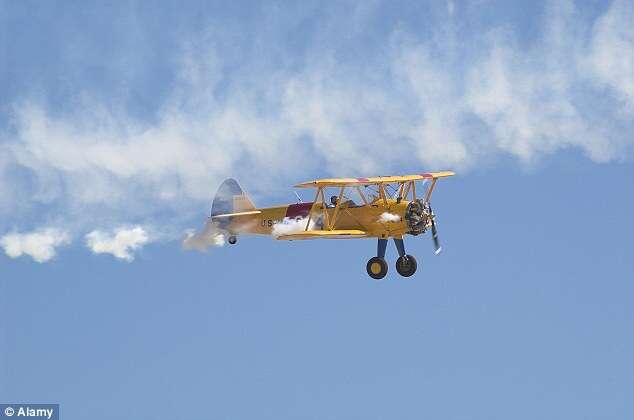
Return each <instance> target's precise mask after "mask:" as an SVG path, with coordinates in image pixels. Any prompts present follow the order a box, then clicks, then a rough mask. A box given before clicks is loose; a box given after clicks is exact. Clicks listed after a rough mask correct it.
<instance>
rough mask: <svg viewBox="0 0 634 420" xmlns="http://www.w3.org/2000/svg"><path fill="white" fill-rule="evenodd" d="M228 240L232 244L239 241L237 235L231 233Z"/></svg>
mask: <svg viewBox="0 0 634 420" xmlns="http://www.w3.org/2000/svg"><path fill="white" fill-rule="evenodd" d="M228 242H229V243H230V244H231V245H235V243H236V242H238V238H237V237H236V236H235V235H231V236H229V239H228Z"/></svg>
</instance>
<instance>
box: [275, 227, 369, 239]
mask: <svg viewBox="0 0 634 420" xmlns="http://www.w3.org/2000/svg"><path fill="white" fill-rule="evenodd" d="M367 236H368V233H367V232H364V231H362V230H354V229H349V230H309V231H301V232H295V233H288V234H286V235H280V236H278V237H277V239H280V240H282V241H298V240H302V239H350V238H364V237H367Z"/></svg>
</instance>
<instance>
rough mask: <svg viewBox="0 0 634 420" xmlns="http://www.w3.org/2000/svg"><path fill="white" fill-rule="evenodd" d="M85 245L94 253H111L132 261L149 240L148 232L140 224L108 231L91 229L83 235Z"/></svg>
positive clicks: (116, 256)
mask: <svg viewBox="0 0 634 420" xmlns="http://www.w3.org/2000/svg"><path fill="white" fill-rule="evenodd" d="M85 239H86V246H87V247H88V248H89V249H90V250H91V251H92V252H93V253H95V254H111V255H113V256H114V257H115V258H118V259H121V260H125V261H128V262H130V261H133V260H134V251H137V250H138V249H140V248H141V247H143V246H144V245H145V244H147V243H148V242H149V240H150V238H149V236H148V233H147V232H146V231H145V229H143V228H142V227H141V226H134V227H132V228H123V227H120V228H117V229H115V230H114V231H113V232H111V233H108V232H104V231H101V230H93V231H92V232H90V233H88V234H87V235H86V236H85Z"/></svg>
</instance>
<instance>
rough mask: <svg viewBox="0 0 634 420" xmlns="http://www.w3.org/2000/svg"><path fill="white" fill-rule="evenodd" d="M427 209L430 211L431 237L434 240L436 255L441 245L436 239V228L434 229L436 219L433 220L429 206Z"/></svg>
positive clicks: (440, 250)
mask: <svg viewBox="0 0 634 420" xmlns="http://www.w3.org/2000/svg"><path fill="white" fill-rule="evenodd" d="M429 211H430V213H431V237H432V239H433V240H434V247H435V248H436V251H434V254H436V255H438V254H440V253H441V252H442V246H440V241H439V240H438V230H437V229H436V221H435V220H434V219H435V215H434V212H433V211H432V209H431V207H430V208H429Z"/></svg>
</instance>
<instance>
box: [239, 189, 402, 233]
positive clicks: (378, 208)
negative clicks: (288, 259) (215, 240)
mask: <svg viewBox="0 0 634 420" xmlns="http://www.w3.org/2000/svg"><path fill="white" fill-rule="evenodd" d="M408 204H409V201H406V200H394V199H386V200H383V199H381V198H378V199H376V200H374V201H372V202H371V203H369V204H367V205H356V204H354V203H343V204H342V205H341V206H340V207H339V209H335V207H334V206H333V207H328V206H325V205H324V204H323V203H315V204H314V203H312V202H311V203H298V204H289V205H283V206H276V207H266V208H259V209H256V210H257V211H259V212H260V213H258V214H252V215H245V216H242V217H238V218H234V219H233V220H232V221H231V222H230V223H229V225H228V226H227V228H228V230H229V231H235V232H239V233H250V234H260V235H271V234H274V228H275V226H276V225H277V224H280V223H282V224H289V223H293V222H295V223H297V224H300V223H302V222H304V223H306V224H308V223H309V214H310V222H311V227H312V228H316V229H325V227H324V226H323V224H324V220H330V221H332V220H334V225H333V226H332V228H333V229H335V230H340V229H341V230H348V229H352V230H362V231H364V232H367V233H368V236H369V237H378V238H383V237H394V236H396V237H398V236H402V235H404V234H406V233H407V232H408V231H409V227H408V225H407V221H406V220H405V212H406V210H407V206H408ZM311 209H312V214H311ZM324 213H326V215H324ZM335 213H336V214H335ZM298 228H299V229H301V227H298Z"/></svg>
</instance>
